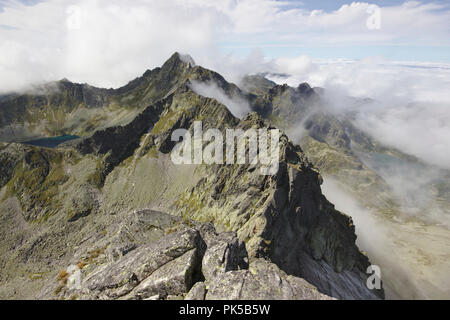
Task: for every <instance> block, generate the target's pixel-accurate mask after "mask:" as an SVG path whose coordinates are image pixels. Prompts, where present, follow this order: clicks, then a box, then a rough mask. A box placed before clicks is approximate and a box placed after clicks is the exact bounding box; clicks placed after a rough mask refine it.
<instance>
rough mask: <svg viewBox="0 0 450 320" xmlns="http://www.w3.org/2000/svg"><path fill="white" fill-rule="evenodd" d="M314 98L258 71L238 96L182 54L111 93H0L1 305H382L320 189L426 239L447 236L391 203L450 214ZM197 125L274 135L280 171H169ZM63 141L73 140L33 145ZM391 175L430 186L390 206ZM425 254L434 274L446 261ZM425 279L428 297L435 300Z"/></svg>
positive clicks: (390, 281) (389, 277)
mask: <svg viewBox="0 0 450 320" xmlns="http://www.w3.org/2000/svg"><path fill="white" fill-rule="evenodd" d="M325 97H326V90H324V89H321V88H311V87H310V86H309V85H308V84H307V83H303V84H300V85H299V86H298V87H296V88H293V87H289V86H287V85H277V84H276V83H274V82H272V81H270V80H269V79H267V78H266V77H264V75H249V76H247V77H245V78H244V79H242V81H241V83H239V84H238V85H236V84H233V83H230V82H228V81H226V80H225V79H224V78H223V77H222V76H221V75H220V74H218V73H216V72H214V71H211V70H208V69H205V68H203V67H201V66H197V65H195V62H194V61H193V59H192V58H191V57H189V56H186V55H181V54H179V53H175V54H174V55H173V56H172V57H170V59H169V60H167V61H166V62H165V63H164V64H163V65H162V66H161V67H160V68H155V69H153V70H147V71H146V72H145V73H144V74H143V75H142V76H141V77H138V78H136V79H134V80H133V81H131V82H129V83H128V84H127V85H125V86H123V87H121V88H118V89H102V88H95V87H92V86H89V85H87V84H76V83H72V82H70V81H69V80H67V79H63V80H61V81H57V82H53V83H47V84H44V85H39V86H35V87H33V88H32V89H30V90H28V91H27V92H25V93H23V92H22V93H11V94H7V95H3V96H1V97H0V141H2V143H1V144H0V163H1V167H0V188H1V191H0V212H2V214H1V216H0V219H1V220H0V232H1V234H2V239H1V240H0V253H1V255H0V266H1V269H2V270H3V271H2V272H1V274H0V296H1V297H3V298H7V299H14V298H25V299H228V298H233V299H331V298H337V299H384V298H385V293H384V290H383V289H382V288H380V289H373V290H371V289H369V288H368V287H367V285H366V283H367V280H368V277H369V276H370V274H368V273H367V268H368V267H369V266H370V265H371V264H372V263H371V262H370V261H369V258H368V256H367V253H365V252H362V251H361V250H360V248H359V247H358V245H359V244H357V243H356V240H357V236H356V233H355V225H354V222H353V220H352V218H351V217H350V216H348V215H346V214H344V213H342V212H340V211H339V210H336V207H335V205H333V204H332V203H331V202H330V201H328V200H327V198H326V197H325V196H324V194H323V192H322V189H323V183H324V180H325V184H326V181H327V180H328V179H330V181H337V183H339V185H340V186H342V190H344V191H345V192H346V193H348V194H349V195H351V196H352V197H354V198H356V199H357V200H358V201H359V202H360V203H361V205H363V206H364V207H366V208H369V209H370V210H371V211H373V212H374V217H375V218H376V219H381V220H382V221H383V223H386V224H388V225H393V224H394V223H398V224H399V225H403V224H404V223H405V221H407V222H408V223H417V224H420V225H421V226H422V228H423V229H425V228H428V227H429V228H439V229H438V231H439V232H440V233H439V232H437V233H433V234H434V235H435V236H436V234H437V235H439V236H442V238H446V237H448V233H447V232H446V229H445V228H444V227H442V226H435V225H434V224H433V223H431V222H430V221H429V218H428V217H426V218H424V217H422V216H414V217H411V215H409V214H408V210H405V205H404V203H403V202H402V201H403V200H405V199H407V200H409V199H410V198H411V194H412V195H414V194H415V192H417V190H431V191H430V194H429V195H428V194H427V199H428V198H430V199H432V201H431V203H432V205H433V206H434V208H435V209H436V211H438V212H439V213H441V214H443V215H445V214H449V212H448V210H449V205H448V204H449V202H450V187H449V184H448V181H449V180H448V178H449V177H450V174H449V173H448V172H447V171H445V170H443V169H438V168H434V167H432V166H430V165H428V164H426V163H424V162H422V161H420V160H418V159H416V158H414V157H412V156H410V155H407V154H404V153H402V152H401V151H399V150H396V149H394V148H390V147H387V146H384V145H382V144H381V143H379V142H377V140H376V139H375V138H374V137H371V136H370V135H368V134H367V133H365V132H364V130H363V129H361V128H359V127H358V126H357V125H355V123H354V121H353V115H352V114H335V113H333V112H331V111H330V110H329V109H328V108H327V107H326V105H327V100H326V99H325ZM348 103H351V104H355V106H358V105H366V104H370V103H371V101H370V99H355V98H350V97H349V98H348ZM195 121H202V123H203V127H204V128H217V129H219V130H221V131H222V132H225V130H226V129H228V128H239V129H243V130H246V129H250V128H254V129H255V128H256V129H264V128H265V129H269V128H275V127H277V128H280V129H281V130H282V131H283V132H284V133H283V134H282V136H281V139H280V160H279V171H278V173H277V174H275V175H273V176H262V175H259V174H258V173H257V172H258V171H259V170H258V169H259V168H258V166H260V165H251V164H248V165H206V164H200V165H175V164H174V163H173V162H172V161H171V159H170V153H171V151H172V150H173V148H174V146H175V142H173V141H172V140H171V135H172V133H173V132H174V131H175V130H176V129H186V130H189V131H192V130H193V126H194V122H195ZM61 136H67V137H70V140H69V139H67V140H68V141H66V142H63V141H60V142H63V143H60V142H58V146H57V147H52V148H50V147H46V146H36V145H33V143H31V141H36V140H38V139H42V138H49V137H61ZM380 159H381V160H380ZM399 163H400V164H399ZM399 165H400V166H405V167H407V168H412V167H414V168H415V170H418V171H420V170H423V171H427V172H431V171H432V172H436V176H435V177H434V176H433V178H432V179H428V180H426V181H424V182H422V184H421V185H418V186H417V188H415V189H414V188H410V189H408V190H409V193H408V194H406V195H405V196H403V195H402V196H398V194H396V192H395V191H396V190H395V185H393V184H391V183H390V181H389V179H388V178H389V177H391V176H393V175H392V171H394V172H396V171H398V166H399ZM407 172H410V171H407ZM321 185H322V187H321ZM412 198H415V197H414V196H412ZM429 203H430V202H427V203H426V205H427V206H428V205H429ZM415 207H420V206H419V205H416V206H415ZM399 221H400V222H399ZM411 221H413V222H411ZM356 229H358V225H356ZM394 230H398V229H395V228H394ZM363 236H364V235H363V234H358V237H359V238H361V237H362V238H364V237H363ZM397 240H398V241H400V240H404V238H403V239H400V240H399V239H395V241H397ZM432 241H436V239H434V238H433V239H430V242H432ZM439 241H440V239H439ZM406 245H408V243H406ZM379 248H381V249H383V248H385V247H384V246H383V244H379ZM446 249H447V248H446V247H444V248H443V249H442V251H443V252H444V253H445V252H449V251H446ZM425 254H427V253H425ZM433 254H434V256H435V257H438V256H439V257H440V258H441V259H442V260H444V262H442V263H443V267H444V268H445V266H446V265H445V263H446V262H445V256H443V255H439V254H440V252H437V253H434V252H433ZM369 256H370V257H372V252H369ZM373 256H374V257H375V260H376V263H377V264H378V265H380V266H381V268H382V269H383V268H384V267H385V266H386V267H385V268H386V270H387V272H386V276H384V277H383V278H382V279H383V283H384V285H385V286H387V287H388V288H389V292H390V294H391V295H392V296H393V297H408V295H407V293H406V292H412V291H414V290H415V289H416V286H415V284H410V285H408V284H405V282H404V281H403V278H402V276H404V275H405V273H404V271H403V270H400V271H399V270H398V266H397V265H395V264H394V265H393V264H392V261H391V260H389V259H386V255H385V254H382V253H380V251H378V250H374V251H373ZM404 257H406V255H404V256H402V258H404ZM408 258H409V259H410V258H411V257H410V256H408ZM414 258H416V256H414ZM405 259H406V258H405ZM431 265H432V266H433V264H431ZM421 270H422V269H421ZM421 270H420V271H421ZM427 270H433V269H432V268H431V267H430V269H427ZM415 271H416V272H419V271H417V270H415ZM77 275H78V276H80V278H81V286H79V287H77V286H75V287H74V286H73V285H72V282H73V281H75V282H76V276H77ZM413 275H414V274H413ZM409 276H411V275H410V274H408V277H409ZM438 280H440V279H438ZM423 281H424V282H425V281H427V285H428V287H427V288H426V289H423V290H426V291H427V293H426V295H427V296H429V295H432V296H433V295H435V296H436V295H437V296H438V297H441V296H446V295H447V292H440V291H439V289H437V287H436V286H435V285H434V283H433V281H430V278H425V279H424V280H423ZM436 281H437V280H436ZM447 287H450V286H447ZM411 288H412V289H411ZM415 292H417V290H416V291H415Z"/></svg>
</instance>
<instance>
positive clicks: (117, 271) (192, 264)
mask: <svg viewBox="0 0 450 320" xmlns="http://www.w3.org/2000/svg"><path fill="white" fill-rule="evenodd" d="M134 216H135V217H142V216H145V217H146V218H147V219H146V220H147V221H154V222H156V223H155V224H156V225H157V226H159V227H164V226H165V227H170V228H173V227H175V226H177V227H178V228H179V231H177V232H173V233H168V234H166V235H164V236H162V237H160V238H159V239H157V240H154V241H151V242H150V243H147V244H142V245H136V243H135V245H136V246H137V247H136V248H135V249H133V248H130V251H129V252H126V253H124V255H123V256H121V257H118V258H116V260H114V261H109V260H108V259H106V260H100V261H99V262H93V263H89V264H88V266H86V267H85V268H84V269H83V270H80V271H79V272H80V274H81V278H82V279H83V280H82V281H81V283H80V284H79V285H80V286H79V287H73V286H72V285H71V284H72V283H71V280H70V279H71V277H72V274H68V275H65V276H63V277H64V279H65V280H64V282H63V283H64V285H63V286H62V287H61V286H60V287H59V288H58V289H56V290H54V288H53V286H52V284H50V285H49V286H48V287H46V288H45V289H44V292H43V298H54V297H55V295H56V297H58V298H70V297H74V296H76V297H77V298H79V299H120V300H123V299H126V300H129V299H133V300H134V299H139V300H141V299H142V300H144V299H148V300H155V299H158V300H160V299H164V300H170V299H180V298H184V299H187V300H205V299H214V300H217V299H235V300H236V299H251V300H264V299H330V298H329V297H327V296H325V295H323V294H320V293H319V292H318V290H317V288H315V287H314V286H313V285H311V284H309V283H308V282H306V281H305V280H303V279H301V278H297V277H293V276H287V275H286V274H285V273H284V272H283V271H281V270H280V269H279V268H278V267H277V266H276V265H274V264H273V263H270V262H269V261H266V260H264V259H257V260H255V261H253V262H252V263H251V264H250V266H249V264H248V257H247V250H246V248H245V244H244V243H242V242H240V241H239V240H238V238H237V235H236V234H235V233H232V232H225V233H217V232H216V230H215V229H214V227H213V226H212V225H211V224H195V226H188V225H186V224H185V223H181V224H180V223H179V221H178V222H175V221H173V220H172V219H170V216H169V215H166V218H164V214H163V213H160V212H154V211H144V212H142V213H141V212H137V213H135V215H134ZM128 223H129V222H127V221H124V222H123V224H124V225H127V224H128ZM189 224H190V223H189ZM168 230H171V229H168ZM112 245H113V246H114V244H112ZM102 261H103V262H104V263H102ZM59 277H60V278H61V277H62V276H59Z"/></svg>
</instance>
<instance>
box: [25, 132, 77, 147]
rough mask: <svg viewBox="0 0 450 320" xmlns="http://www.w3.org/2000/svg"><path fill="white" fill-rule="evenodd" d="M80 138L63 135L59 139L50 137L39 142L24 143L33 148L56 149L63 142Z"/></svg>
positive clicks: (38, 140)
mask: <svg viewBox="0 0 450 320" xmlns="http://www.w3.org/2000/svg"><path fill="white" fill-rule="evenodd" d="M78 138H79V136H72V135H63V136H59V137H49V138H42V139H37V140H30V141H25V142H23V143H24V144H29V145H32V146H37V147H46V148H56V147H57V146H59V145H60V144H61V143H63V142H66V141H70V140H74V139H78Z"/></svg>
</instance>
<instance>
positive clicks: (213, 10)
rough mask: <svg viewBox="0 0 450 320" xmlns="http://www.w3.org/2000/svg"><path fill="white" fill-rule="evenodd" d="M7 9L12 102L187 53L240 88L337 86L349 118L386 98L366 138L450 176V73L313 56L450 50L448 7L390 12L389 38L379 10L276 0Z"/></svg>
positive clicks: (362, 118) (65, 3) (1, 50)
mask: <svg viewBox="0 0 450 320" xmlns="http://www.w3.org/2000/svg"><path fill="white" fill-rule="evenodd" d="M3 6H4V7H3V10H2V11H1V12H0V75H1V76H0V93H4V92H8V91H11V90H19V89H23V88H27V87H28V86H29V85H30V84H34V83H39V82H46V81H53V80H58V79H62V78H68V79H70V80H72V81H75V82H87V83H89V84H92V85H95V86H100V87H118V86H121V85H124V84H126V83H127V82H128V81H129V80H131V79H133V78H135V77H136V76H138V75H140V74H142V73H143V72H144V71H145V70H146V69H149V68H153V67H156V66H160V65H161V64H162V63H163V62H164V61H165V59H167V58H168V57H169V56H170V55H171V54H172V53H173V52H175V51H180V52H182V53H189V54H190V55H192V56H193V57H194V58H195V60H196V62H197V63H198V64H200V65H203V66H205V67H208V68H211V69H214V70H216V71H218V72H220V73H221V74H223V75H224V76H225V77H226V78H227V79H228V80H231V81H234V82H236V83H239V79H240V77H242V76H243V75H245V74H248V73H258V72H267V71H269V72H275V73H284V74H289V75H290V76H289V77H288V78H280V79H273V80H276V81H277V82H280V83H284V82H287V83H288V84H290V85H293V86H297V85H298V84H299V83H301V82H305V81H306V82H309V83H310V84H311V85H312V86H321V87H325V88H326V89H327V91H328V92H329V93H330V95H331V97H332V99H330V101H331V102H332V103H330V108H334V109H335V110H337V111H339V110H340V111H346V110H347V109H348V106H347V105H346V104H345V103H341V101H342V99H340V97H345V96H346V95H352V96H357V97H370V98H373V99H376V100H377V101H379V102H380V103H379V104H378V105H376V106H374V107H372V108H371V109H369V108H366V109H364V110H359V111H360V112H359V113H358V114H357V121H358V124H359V126H360V127H362V128H363V129H365V130H366V131H368V132H370V133H372V134H374V135H376V136H377V138H379V139H380V140H381V141H383V142H385V143H387V144H389V145H393V146H395V147H398V148H400V149H402V150H404V151H406V152H408V153H411V154H414V155H416V156H418V157H420V158H422V159H425V160H426V161H430V162H432V163H434V164H437V165H440V166H443V167H446V168H450V152H449V151H448V150H449V149H450V139H449V137H450V128H449V123H450V121H448V120H449V119H450V116H449V114H450V111H449V109H450V107H449V102H450V91H449V90H448V88H449V87H450V86H449V85H450V64H443V63H440V64H438V63H423V62H422V63H411V62H392V61H388V60H385V59H383V58H381V57H368V58H366V59H362V60H359V61H349V60H342V59H340V60H323V61H320V60H315V59H314V58H313V57H309V56H306V55H302V46H308V45H318V46H325V47H327V46H328V47H329V48H330V51H333V48H340V47H343V46H353V45H359V46H368V48H370V46H377V45H396V46H399V47H400V46H408V45H414V46H417V48H418V50H419V49H420V48H424V47H427V46H437V47H438V48H445V46H450V22H449V21H450V9H449V7H448V6H447V5H445V4H442V3H440V4H438V3H421V2H417V1H409V2H405V3H404V4H403V5H397V6H385V7H382V8H380V10H381V11H380V21H379V22H380V25H379V28H378V29H377V28H375V29H370V28H369V27H368V22H370V18H371V17H372V16H373V14H374V12H375V11H374V10H375V9H377V8H376V7H374V6H372V5H371V4H370V3H365V2H354V3H351V4H349V5H344V6H342V7H341V8H340V9H338V10H335V11H332V12H324V11H321V10H312V11H311V10H305V9H302V7H301V6H292V3H290V2H289V1H275V0H259V1H256V0H241V1H236V0H228V1H210V0H188V1H186V0H167V1H157V0H136V1H133V2H132V3H129V2H128V3H126V4H125V2H124V1H119V0H108V1H107V0H95V1H92V0H81V1H74V0H46V1H41V2H39V3H37V4H34V5H31V6H26V5H23V4H22V3H21V2H19V1H17V0H9V1H7V2H4V3H3ZM227 47H229V48H239V47H242V48H260V49H259V50H258V49H257V50H253V51H251V53H250V54H249V55H244V56H242V55H236V54H234V55H232V54H226V53H225V51H224V48H227ZM274 47H277V48H284V49H283V52H281V53H280V55H279V56H278V57H267V56H265V54H264V50H266V49H268V48H274ZM286 52H288V53H289V56H283V53H286ZM292 53H295V54H292ZM369 55H370V54H369ZM417 101H419V102H420V104H411V103H412V102H417ZM234 112H235V113H236V112H237V113H238V112H239V111H237V110H235V111H234Z"/></svg>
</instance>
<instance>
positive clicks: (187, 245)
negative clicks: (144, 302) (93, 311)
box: [86, 229, 201, 298]
mask: <svg viewBox="0 0 450 320" xmlns="http://www.w3.org/2000/svg"><path fill="white" fill-rule="evenodd" d="M200 241H201V238H200V234H199V233H198V231H196V230H194V229H187V230H186V231H183V232H180V233H174V234H171V235H168V236H167V237H164V238H162V239H161V240H159V241H157V242H155V243H151V244H148V245H145V246H142V247H140V248H137V249H136V250H134V251H132V252H131V253H129V254H127V255H125V256H124V257H123V258H122V259H120V260H119V261H118V262H116V263H112V264H109V265H107V266H106V267H103V268H101V269H99V270H98V271H97V272H95V273H94V274H92V275H91V276H90V277H89V278H88V279H86V286H87V288H88V290H89V291H90V292H92V293H94V294H95V295H98V297H100V298H101V297H104V298H120V297H122V296H124V295H126V294H128V293H130V292H131V291H132V290H133V289H134V288H135V287H137V286H138V285H139V284H140V286H139V287H138V288H137V292H136V294H135V295H136V296H137V297H138V296H143V297H145V298H146V297H149V296H152V295H154V294H156V293H162V292H157V291H158V290H157V287H158V285H161V284H159V283H158V279H159V278H157V277H156V276H153V277H151V275H153V274H154V273H155V272H156V271H158V272H157V275H159V276H161V279H164V277H166V276H168V275H170V277H175V278H176V279H177V280H178V281H179V278H178V277H179V273H183V271H184V272H185V274H186V273H189V274H192V273H193V272H194V269H195V268H194V266H193V265H194V262H195V261H196V253H197V251H196V250H194V249H196V248H200V247H201V244H200ZM188 252H190V253H189V254H187V255H186V256H184V257H183V258H180V260H179V261H178V262H180V263H181V265H184V264H188V265H189V263H190V265H189V266H188V267H187V268H186V269H184V270H179V269H177V263H172V264H169V263H170V262H172V261H173V260H175V259H177V258H179V257H182V256H183V255H185V254H186V253H188ZM187 262H189V263H187ZM171 271H176V273H175V274H171V273H170V272H171ZM149 277H150V278H149ZM144 280H145V281H144ZM190 281H192V280H191V279H187V281H186V282H185V285H186V286H188V287H189V285H190V284H191V283H190ZM168 282H169V281H168ZM167 285H168V286H169V284H167ZM161 286H162V287H163V288H162V290H163V291H164V290H165V289H168V288H166V287H165V286H164V285H161ZM189 289H190V287H189ZM173 290H175V291H176V288H173ZM168 291H170V290H168ZM170 293H172V292H170Z"/></svg>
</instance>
